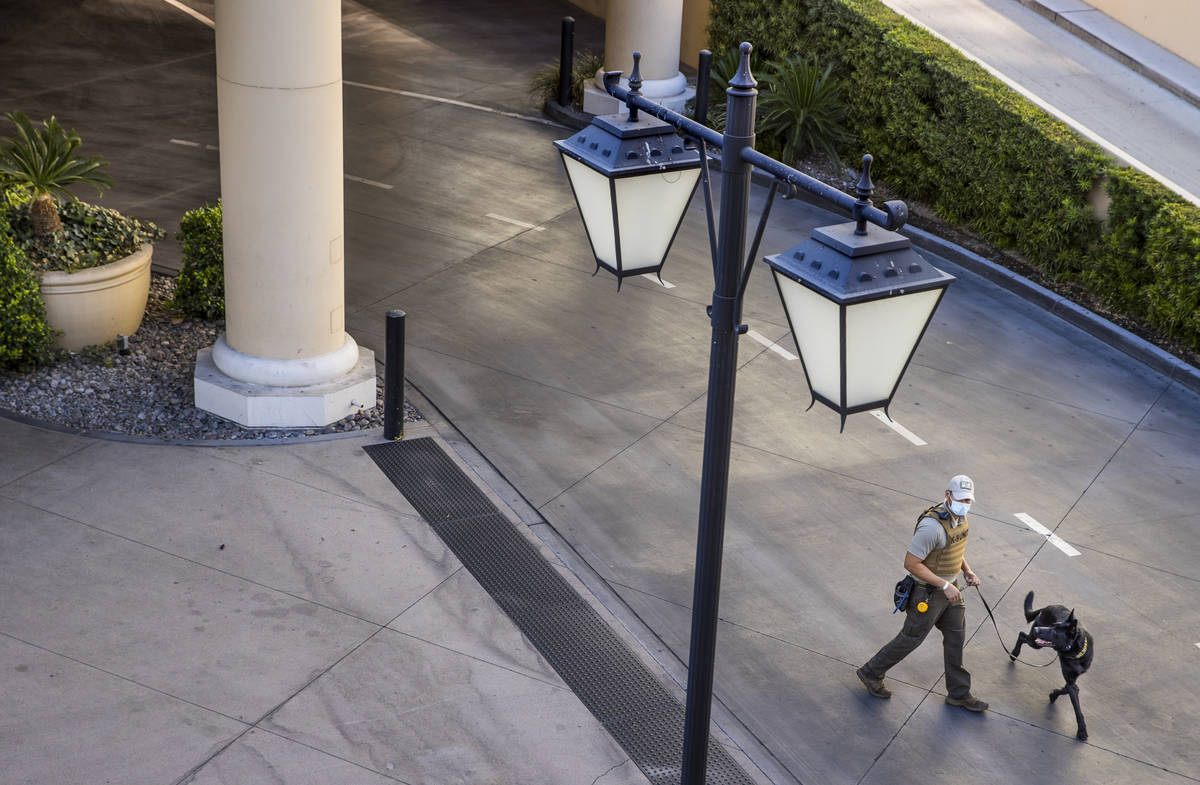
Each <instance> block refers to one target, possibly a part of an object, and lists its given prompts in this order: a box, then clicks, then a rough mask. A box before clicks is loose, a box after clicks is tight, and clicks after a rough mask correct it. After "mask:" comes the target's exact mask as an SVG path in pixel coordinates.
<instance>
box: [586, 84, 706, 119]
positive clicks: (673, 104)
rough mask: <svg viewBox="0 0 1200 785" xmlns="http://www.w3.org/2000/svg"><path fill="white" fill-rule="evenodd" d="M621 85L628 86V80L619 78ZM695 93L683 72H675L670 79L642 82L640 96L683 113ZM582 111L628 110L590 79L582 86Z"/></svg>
mask: <svg viewBox="0 0 1200 785" xmlns="http://www.w3.org/2000/svg"><path fill="white" fill-rule="evenodd" d="M621 86H622V87H629V80H628V79H625V78H622V79H621ZM695 95H696V88H694V87H689V86H688V84H687V79H686V78H685V77H684V75H683V74H676V75H675V77H674V78H672V79H651V80H647V81H645V82H643V83H642V90H641V96H642V97H643V98H645V99H646V100H647V101H653V102H654V103H656V104H659V105H661V106H665V107H666V108H668V109H670V110H671V111H673V112H679V113H680V114H683V110H684V108H685V107H686V105H687V102H688V101H690V100H691V99H692V98H693V97H695ZM583 111H585V112H587V113H588V114H591V115H605V114H618V113H620V114H624V113H626V112H628V111H629V110H628V109H627V108H626V107H625V104H624V103H622V102H621V101H618V100H617V99H615V98H613V97H612V96H611V95H609V94H608V93H606V92H605V91H604V88H603V87H599V86H597V85H596V83H595V82H594V81H592V80H589V81H588V82H586V83H585V84H584V86H583Z"/></svg>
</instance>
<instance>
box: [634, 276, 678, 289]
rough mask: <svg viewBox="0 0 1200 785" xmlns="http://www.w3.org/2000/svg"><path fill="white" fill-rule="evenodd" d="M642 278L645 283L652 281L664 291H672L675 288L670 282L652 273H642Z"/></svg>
mask: <svg viewBox="0 0 1200 785" xmlns="http://www.w3.org/2000/svg"><path fill="white" fill-rule="evenodd" d="M642 277H643V278H645V279H646V280H647V281H654V283H656V284H658V285H659V286H661V287H662V288H664V289H674V288H675V284H673V283H671V282H670V281H664V280H662V279H661V278H659V277H658V276H657V275H655V274H654V273H642Z"/></svg>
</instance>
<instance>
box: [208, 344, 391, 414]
mask: <svg viewBox="0 0 1200 785" xmlns="http://www.w3.org/2000/svg"><path fill="white" fill-rule="evenodd" d="M212 353H213V350H212V347H207V348H204V349H201V350H200V351H199V352H197V353H196V372H195V377H194V381H195V396H196V408H197V409H203V410H204V411H206V412H211V413H213V414H215V415H217V416H218V417H224V418H225V419H226V420H232V421H234V422H236V423H238V424H239V425H244V426H246V427H248V428H323V427H325V426H326V425H329V424H330V423H334V422H337V421H338V420H340V419H342V418H343V417H348V416H350V415H352V414H354V413H355V412H357V411H358V410H359V409H370V408H373V407H374V406H375V403H376V401H375V353H374V352H372V351H371V350H370V349H365V348H363V347H361V346H360V347H358V363H357V364H356V365H355V366H354V367H353V368H352V369H351V370H350V371H349V372H348V373H346V374H344V375H342V376H339V377H338V378H336V379H333V380H331V381H328V382H322V383H319V384H310V385H307V386H303V387H271V386H268V385H264V384H251V383H248V382H243V381H238V380H237V379H234V378H232V377H230V376H227V375H226V374H225V373H223V372H222V371H221V370H220V369H219V368H217V365H216V363H214V362H213V358H212Z"/></svg>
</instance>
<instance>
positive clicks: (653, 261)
mask: <svg viewBox="0 0 1200 785" xmlns="http://www.w3.org/2000/svg"><path fill="white" fill-rule="evenodd" d="M699 179H700V170H699V169H684V170H677V171H674V172H661V173H655V174H648V175H641V176H638V177H623V178H621V179H619V180H617V183H616V185H617V210H618V220H619V226H620V227H621V272H632V271H637V270H653V269H655V268H657V267H658V266H659V265H660V264H662V260H663V257H664V256H666V254H667V246H668V245H669V244H670V242H671V238H672V237H674V236H675V228H676V227H677V226H679V221H680V219H681V218H682V217H683V211H684V210H685V209H687V205H688V201H689V198H690V197H691V195H692V189H693V188H695V186H696V181H697V180H699Z"/></svg>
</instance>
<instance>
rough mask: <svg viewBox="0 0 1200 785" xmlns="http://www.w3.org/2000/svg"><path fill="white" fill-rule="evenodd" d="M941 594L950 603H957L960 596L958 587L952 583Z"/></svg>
mask: <svg viewBox="0 0 1200 785" xmlns="http://www.w3.org/2000/svg"><path fill="white" fill-rule="evenodd" d="M942 593H943V594H945V595H946V599H947V600H949V601H950V602H951V603H955V602H958V598H959V597H961V596H962V593H961V592H959V590H958V587H957V586H955V585H954V584H953V583H951V584H950V585H949V586H947V587H946V590H945V591H944V592H942Z"/></svg>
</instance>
